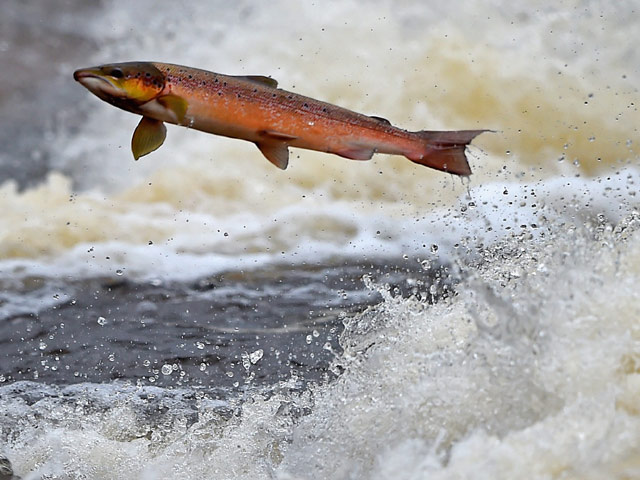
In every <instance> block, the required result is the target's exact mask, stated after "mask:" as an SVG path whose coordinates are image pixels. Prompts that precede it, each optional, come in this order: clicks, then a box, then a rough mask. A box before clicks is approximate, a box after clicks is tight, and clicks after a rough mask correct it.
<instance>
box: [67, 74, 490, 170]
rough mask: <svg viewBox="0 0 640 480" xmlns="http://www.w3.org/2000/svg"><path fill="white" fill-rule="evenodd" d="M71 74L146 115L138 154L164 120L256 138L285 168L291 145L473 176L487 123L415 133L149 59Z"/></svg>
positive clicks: (153, 141)
mask: <svg viewBox="0 0 640 480" xmlns="http://www.w3.org/2000/svg"><path fill="white" fill-rule="evenodd" d="M74 78H75V79H76V80H77V81H79V82H80V83H81V84H83V85H84V86H85V87H86V88H88V89H89V90H90V91H91V92H93V93H94V94H96V95H97V96H98V97H100V98H101V99H103V100H105V101H107V102H109V103H111V104H113V105H115V106H117V107H120V108H122V109H124V110H128V111H130V112H132V113H136V114H139V115H142V117H143V118H142V120H141V122H140V124H139V125H138V128H136V131H135V132H134V136H133V139H132V150H133V153H134V157H135V158H136V159H137V158H139V157H140V156H142V155H146V154H148V153H150V152H152V151H153V150H155V149H156V148H158V147H159V146H160V145H162V143H163V141H164V138H165V136H166V129H165V127H164V123H172V124H176V125H181V126H185V127H189V128H193V129H196V130H200V131H203V132H208V133H212V134H215V135H222V136H226V137H232V138H238V139H243V140H247V141H250V142H253V143H255V144H256V145H257V146H258V148H259V149H260V151H261V152H262V153H263V154H264V155H265V157H266V158H267V159H268V160H269V161H271V162H272V163H273V164H274V165H276V166H278V167H279V168H282V169H284V168H286V167H287V164H288V159H289V150H288V148H289V147H296V148H304V149H308V150H316V151H320V152H326V153H333V154H336V155H340V156H342V157H345V158H350V159H354V160H368V159H370V158H371V157H372V156H373V154H374V153H386V154H392V155H404V156H405V157H407V158H408V159H409V160H412V161H414V162H416V163H420V164H422V165H426V166H429V167H432V168H436V169H438V170H443V171H447V172H450V173H455V174H458V175H469V174H470V173H471V170H470V168H469V164H468V162H467V159H466V156H465V148H466V145H467V144H468V143H469V142H471V140H472V139H473V138H474V137H476V136H477V135H479V134H480V133H482V132H484V131H485V130H462V131H449V132H439V131H418V132H410V131H407V130H403V129H400V128H398V127H395V126H393V125H391V123H390V122H389V121H388V120H386V119H384V118H380V117H371V116H367V115H363V114H360V113H356V112H353V111H351V110H348V109H345V108H342V107H338V106H336V105H332V104H329V103H326V102H322V101H319V100H315V99H312V98H309V97H305V96H303V95H299V94H297V93H293V92H288V91H286V90H282V89H279V88H277V82H276V81H275V80H273V79H271V78H268V77H263V76H230V75H223V74H219V73H214V72H209V71H205V70H199V69H195V68H190V67H184V66H180V65H171V64H165V63H152V62H130V63H121V64H109V65H103V66H100V67H93V68H87V69H81V70H77V71H76V72H75V73H74Z"/></svg>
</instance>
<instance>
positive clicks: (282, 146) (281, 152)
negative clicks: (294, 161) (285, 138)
mask: <svg viewBox="0 0 640 480" xmlns="http://www.w3.org/2000/svg"><path fill="white" fill-rule="evenodd" d="M256 146H257V147H258V148H259V149H260V151H261V152H262V154H263V155H264V156H265V157H266V158H267V160H269V161H270V162H271V163H273V164H274V165H275V166H276V167H278V168H280V169H282V170H284V169H285V168H287V165H289V148H288V147H287V144H286V143H284V142H260V143H256Z"/></svg>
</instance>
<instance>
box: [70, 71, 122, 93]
mask: <svg viewBox="0 0 640 480" xmlns="http://www.w3.org/2000/svg"><path fill="white" fill-rule="evenodd" d="M73 78H74V79H75V80H76V81H77V82H79V83H80V84H81V85H82V86H83V87H85V88H86V89H87V90H89V91H91V92H92V93H94V94H95V95H97V96H99V97H100V98H103V97H105V96H107V95H116V96H117V95H118V93H119V88H117V87H116V86H115V85H114V84H113V83H112V82H111V81H109V79H108V78H107V77H105V76H104V75H102V73H99V72H97V71H96V70H95V69H91V68H84V69H80V70H76V71H75V72H73Z"/></svg>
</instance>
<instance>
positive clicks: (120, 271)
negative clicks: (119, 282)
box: [116, 269, 124, 277]
mask: <svg viewBox="0 0 640 480" xmlns="http://www.w3.org/2000/svg"><path fill="white" fill-rule="evenodd" d="M116 275H118V276H119V277H121V276H122V275H124V271H123V270H121V269H118V270H116Z"/></svg>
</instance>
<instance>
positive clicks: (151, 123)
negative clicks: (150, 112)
mask: <svg viewBox="0 0 640 480" xmlns="http://www.w3.org/2000/svg"><path fill="white" fill-rule="evenodd" d="M166 137H167V127H165V126H164V123H162V122H161V121H160V120H154V119H152V118H148V117H142V120H140V123H139V124H138V126H137V127H136V129H135V131H134V132H133V137H132V138H131V151H132V152H133V158H135V159H136V160H138V159H139V158H140V157H142V156H144V155H147V154H149V153H151V152H153V151H154V150H157V149H158V148H160V145H162V144H163V143H164V139H165V138H166Z"/></svg>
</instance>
